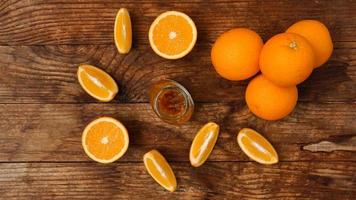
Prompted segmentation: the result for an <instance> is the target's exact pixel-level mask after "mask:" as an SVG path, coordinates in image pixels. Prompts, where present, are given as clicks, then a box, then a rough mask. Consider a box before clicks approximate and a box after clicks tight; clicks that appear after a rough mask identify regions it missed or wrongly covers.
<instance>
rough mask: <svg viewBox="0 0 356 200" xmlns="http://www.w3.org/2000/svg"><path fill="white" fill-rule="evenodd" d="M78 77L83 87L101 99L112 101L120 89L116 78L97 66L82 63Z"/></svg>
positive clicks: (91, 94)
mask: <svg viewBox="0 0 356 200" xmlns="http://www.w3.org/2000/svg"><path fill="white" fill-rule="evenodd" d="M77 77H78V80H79V83H80V85H81V86H82V88H83V89H84V90H85V91H86V92H87V93H88V94H89V95H90V96H92V97H94V98H95V99H98V100H100V101H105V102H107V101H111V100H112V99H113V98H114V97H115V95H116V94H117V93H118V91H119V88H118V87H117V84H116V82H115V80H114V79H113V78H112V77H111V76H110V75H109V74H107V73H106V72H104V71H103V70H101V69H99V68H97V67H94V66H91V65H87V64H81V65H79V67H78V71H77Z"/></svg>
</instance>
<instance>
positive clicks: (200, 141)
mask: <svg viewBox="0 0 356 200" xmlns="http://www.w3.org/2000/svg"><path fill="white" fill-rule="evenodd" d="M218 136H219V125H217V124H216V123H214V122H209V123H207V124H205V125H204V126H203V127H202V128H201V129H200V130H199V131H198V133H197V134H196V136H195V137H194V140H193V143H192V146H191V147H190V152H189V160H190V163H191V165H192V166H194V167H199V166H201V165H202V164H204V162H205V161H206V160H207V159H208V157H209V155H210V153H211V152H212V151H213V148H214V146H215V143H216V141H217V139H218Z"/></svg>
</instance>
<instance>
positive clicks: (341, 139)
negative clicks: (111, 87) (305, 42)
mask: <svg viewBox="0 0 356 200" xmlns="http://www.w3.org/2000/svg"><path fill="white" fill-rule="evenodd" d="M121 7H126V8H128V10H129V11H130V14H131V17H132V21H133V34H134V35H133V49H132V51H131V52H130V53H129V54H128V55H125V56H123V55H119V54H118V53H117V50H116V47H115V46H114V40H113V27H114V20H115V15H116V12H117V11H118V9H119V8H121ZM173 9H174V10H178V11H183V12H185V13H187V14H188V15H189V16H191V17H192V19H193V20H194V21H195V23H196V25H197V28H198V40H197V44H196V46H195V48H194V49H193V51H192V52H191V53H190V54H189V55H187V56H186V57H184V58H182V59H179V60H175V61H172V60H165V59H163V58H160V57H159V56H157V55H156V54H155V53H154V52H153V51H152V50H151V48H150V47H149V44H148V38H147V33H148V29H149V26H150V24H151V22H152V21H153V20H154V18H155V17H156V16H157V15H158V14H160V13H162V12H164V11H166V10H173ZM355 10H356V1H354V0H327V1H326V0H325V1H324V0H316V1H310V0H300V1H293V0H267V1H263V2H262V1H258V0H215V1H213V0H191V1H187V0H183V1H161V0H142V1H131V0H123V1H114V0H100V1H98V0H86V1H83V0H71V1H65V0H51V1H48V0H1V1H0V74H1V76H0V113H1V114H0V130H1V132H0V199H1V200H2V199H4V200H5V199H6V200H12V199H16V200H22V199H26V200H27V199H313V200H314V199H322V200H325V199H332V200H335V199H337V200H344V199H346V200H348V199H350V200H354V199H355V198H356V165H355V163H356V156H355V138H356V121H355V119H356V90H355V88H356V37H355V32H356V14H355ZM300 19H319V20H321V21H322V22H324V23H325V24H326V25H327V26H328V27H329V29H330V31H331V35H332V38H333V41H334V52H333V55H332V57H331V59H330V60H329V61H328V62H327V64H325V65H324V66H323V67H321V68H319V69H317V70H315V71H314V72H313V74H312V76H311V77H310V78H309V79H308V80H307V81H306V82H304V83H303V84H301V85H300V86H299V87H298V88H299V103H298V105H297V108H296V109H295V110H294V112H293V113H292V114H291V115H290V116H288V117H287V118H285V119H283V120H280V121H276V122H268V121H264V120H261V119H258V118H257V117H255V116H254V115H252V114H251V113H250V112H249V111H248V109H247V107H246V104H245V102H244V91H245V88H246V85H247V83H248V80H247V81H241V82H232V81H227V80H224V79H223V78H221V77H219V76H218V75H217V74H216V73H215V71H214V69H213V67H212V65H211V62H210V49H211V46H212V44H213V42H214V41H215V40H216V38H217V37H218V36H219V35H220V34H221V33H223V32H224V31H226V30H229V29H231V28H235V27H248V28H251V29H253V30H255V31H256V32H258V33H259V34H260V35H261V37H262V38H263V40H264V41H266V40H267V39H268V38H270V37H271V36H273V35H275V34H276V33H280V32H283V31H284V30H285V29H286V28H287V27H288V26H290V25H291V24H292V23H294V22H296V21H298V20H300ZM80 63H88V64H92V65H95V66H97V67H100V68H102V69H104V70H105V71H107V72H108V73H109V74H111V75H112V76H113V77H114V79H115V80H116V81H117V82H118V84H119V86H120V94H119V95H118V96H117V97H116V98H115V100H114V101H113V102H111V103H98V102H96V101H95V100H94V99H93V98H91V97H90V96H89V95H87V94H86V93H85V92H84V91H83V90H82V89H81V88H80V85H79V84H78V82H77V79H76V70H77V66H78V65H79V64H80ZM164 78H170V79H174V80H176V81H178V82H180V83H182V84H183V85H184V86H185V87H186V88H187V89H188V90H189V91H190V92H191V94H192V96H193V98H194V100H195V102H197V106H196V110H195V114H194V116H193V119H192V121H191V122H189V123H188V124H186V125H183V126H173V125H168V124H166V123H163V122H162V121H161V120H160V119H158V118H157V117H156V116H155V114H154V113H153V112H152V109H151V108H150V105H149V104H148V103H147V102H148V98H147V92H148V88H149V87H150V86H151V85H152V84H153V83H155V82H156V81H159V80H161V79H164ZM100 116H112V117H115V118H117V119H119V120H121V121H122V122H123V123H124V124H125V125H126V126H127V128H128V130H129V134H130V147H129V150H128V152H127V153H126V154H125V156H124V157H123V158H122V159H120V160H119V161H118V162H115V163H112V164H108V165H102V164H97V163H95V162H94V161H91V160H90V159H89V158H88V157H87V156H86V155H85V153H84V152H83V150H82V147H81V132H82V130H83V129H84V127H85V126H86V124H88V123H89V122H90V121H91V120H93V119H95V118H97V117H100ZM209 121H214V122H217V123H219V124H220V125H221V134H220V136H219V139H218V142H217V145H216V146H215V148H214V150H213V152H212V154H211V156H210V157H209V159H208V161H207V162H206V163H205V164H204V165H203V166H202V167H200V168H193V167H191V166H190V164H189V161H188V153H189V147H190V143H191V141H192V139H193V137H194V135H195V133H196V132H197V131H198V130H199V128H200V127H201V126H202V125H203V124H205V123H206V122H209ZM244 127H250V128H253V129H256V130H257V131H258V132H260V133H261V134H263V135H264V136H265V137H266V138H267V139H268V140H269V141H270V142H271V143H272V144H273V145H274V146H275V148H276V150H277V151H278V153H279V157H280V160H281V162H280V163H278V164H276V165H272V166H265V165H260V164H257V163H255V162H251V161H250V160H249V158H248V157H247V156H246V155H244V154H243V152H242V151H241V150H240V148H239V147H238V144H237V141H236V134H237V132H238V131H239V130H240V129H241V128H244ZM151 149H158V150H159V151H160V152H162V153H163V154H164V155H165V157H166V158H167V160H168V161H169V162H170V163H171V164H172V168H173V170H174V171H175V173H176V177H177V179H178V184H179V187H178V190H177V192H175V193H169V192H166V191H164V190H163V189H162V188H161V187H160V186H158V184H156V183H155V182H154V181H153V179H152V178H151V177H149V175H148V174H147V173H146V171H145V169H144V167H143V164H142V156H143V154H144V153H146V152H147V151H149V150H151Z"/></svg>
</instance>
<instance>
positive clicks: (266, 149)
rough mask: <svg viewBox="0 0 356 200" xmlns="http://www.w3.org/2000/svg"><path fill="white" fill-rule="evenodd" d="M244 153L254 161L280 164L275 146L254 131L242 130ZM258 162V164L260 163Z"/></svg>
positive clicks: (241, 141)
mask: <svg viewBox="0 0 356 200" xmlns="http://www.w3.org/2000/svg"><path fill="white" fill-rule="evenodd" d="M239 138H240V142H239V144H240V143H242V145H243V148H242V149H243V150H244V152H245V151H246V152H245V153H246V154H247V155H248V156H249V157H250V158H251V159H253V160H256V158H257V159H258V160H260V161H262V162H263V163H265V164H273V163H276V162H278V155H277V152H276V151H275V149H274V148H273V146H272V145H271V144H270V143H269V142H268V141H267V140H266V139H265V138H264V137H262V136H261V135H260V134H258V133H257V132H255V131H254V130H252V129H246V128H245V129H242V130H241V131H240V133H239ZM258 160H256V161H257V162H259V161H258Z"/></svg>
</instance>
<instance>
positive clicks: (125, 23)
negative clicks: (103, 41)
mask: <svg viewBox="0 0 356 200" xmlns="http://www.w3.org/2000/svg"><path fill="white" fill-rule="evenodd" d="M114 40H115V45H116V47H117V49H118V51H119V53H121V54H127V53H128V52H129V51H130V49H131V45H132V28H131V18H130V14H129V11H128V10H127V9H126V8H121V9H120V10H119V11H118V12H117V14H116V18H115V26H114Z"/></svg>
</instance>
